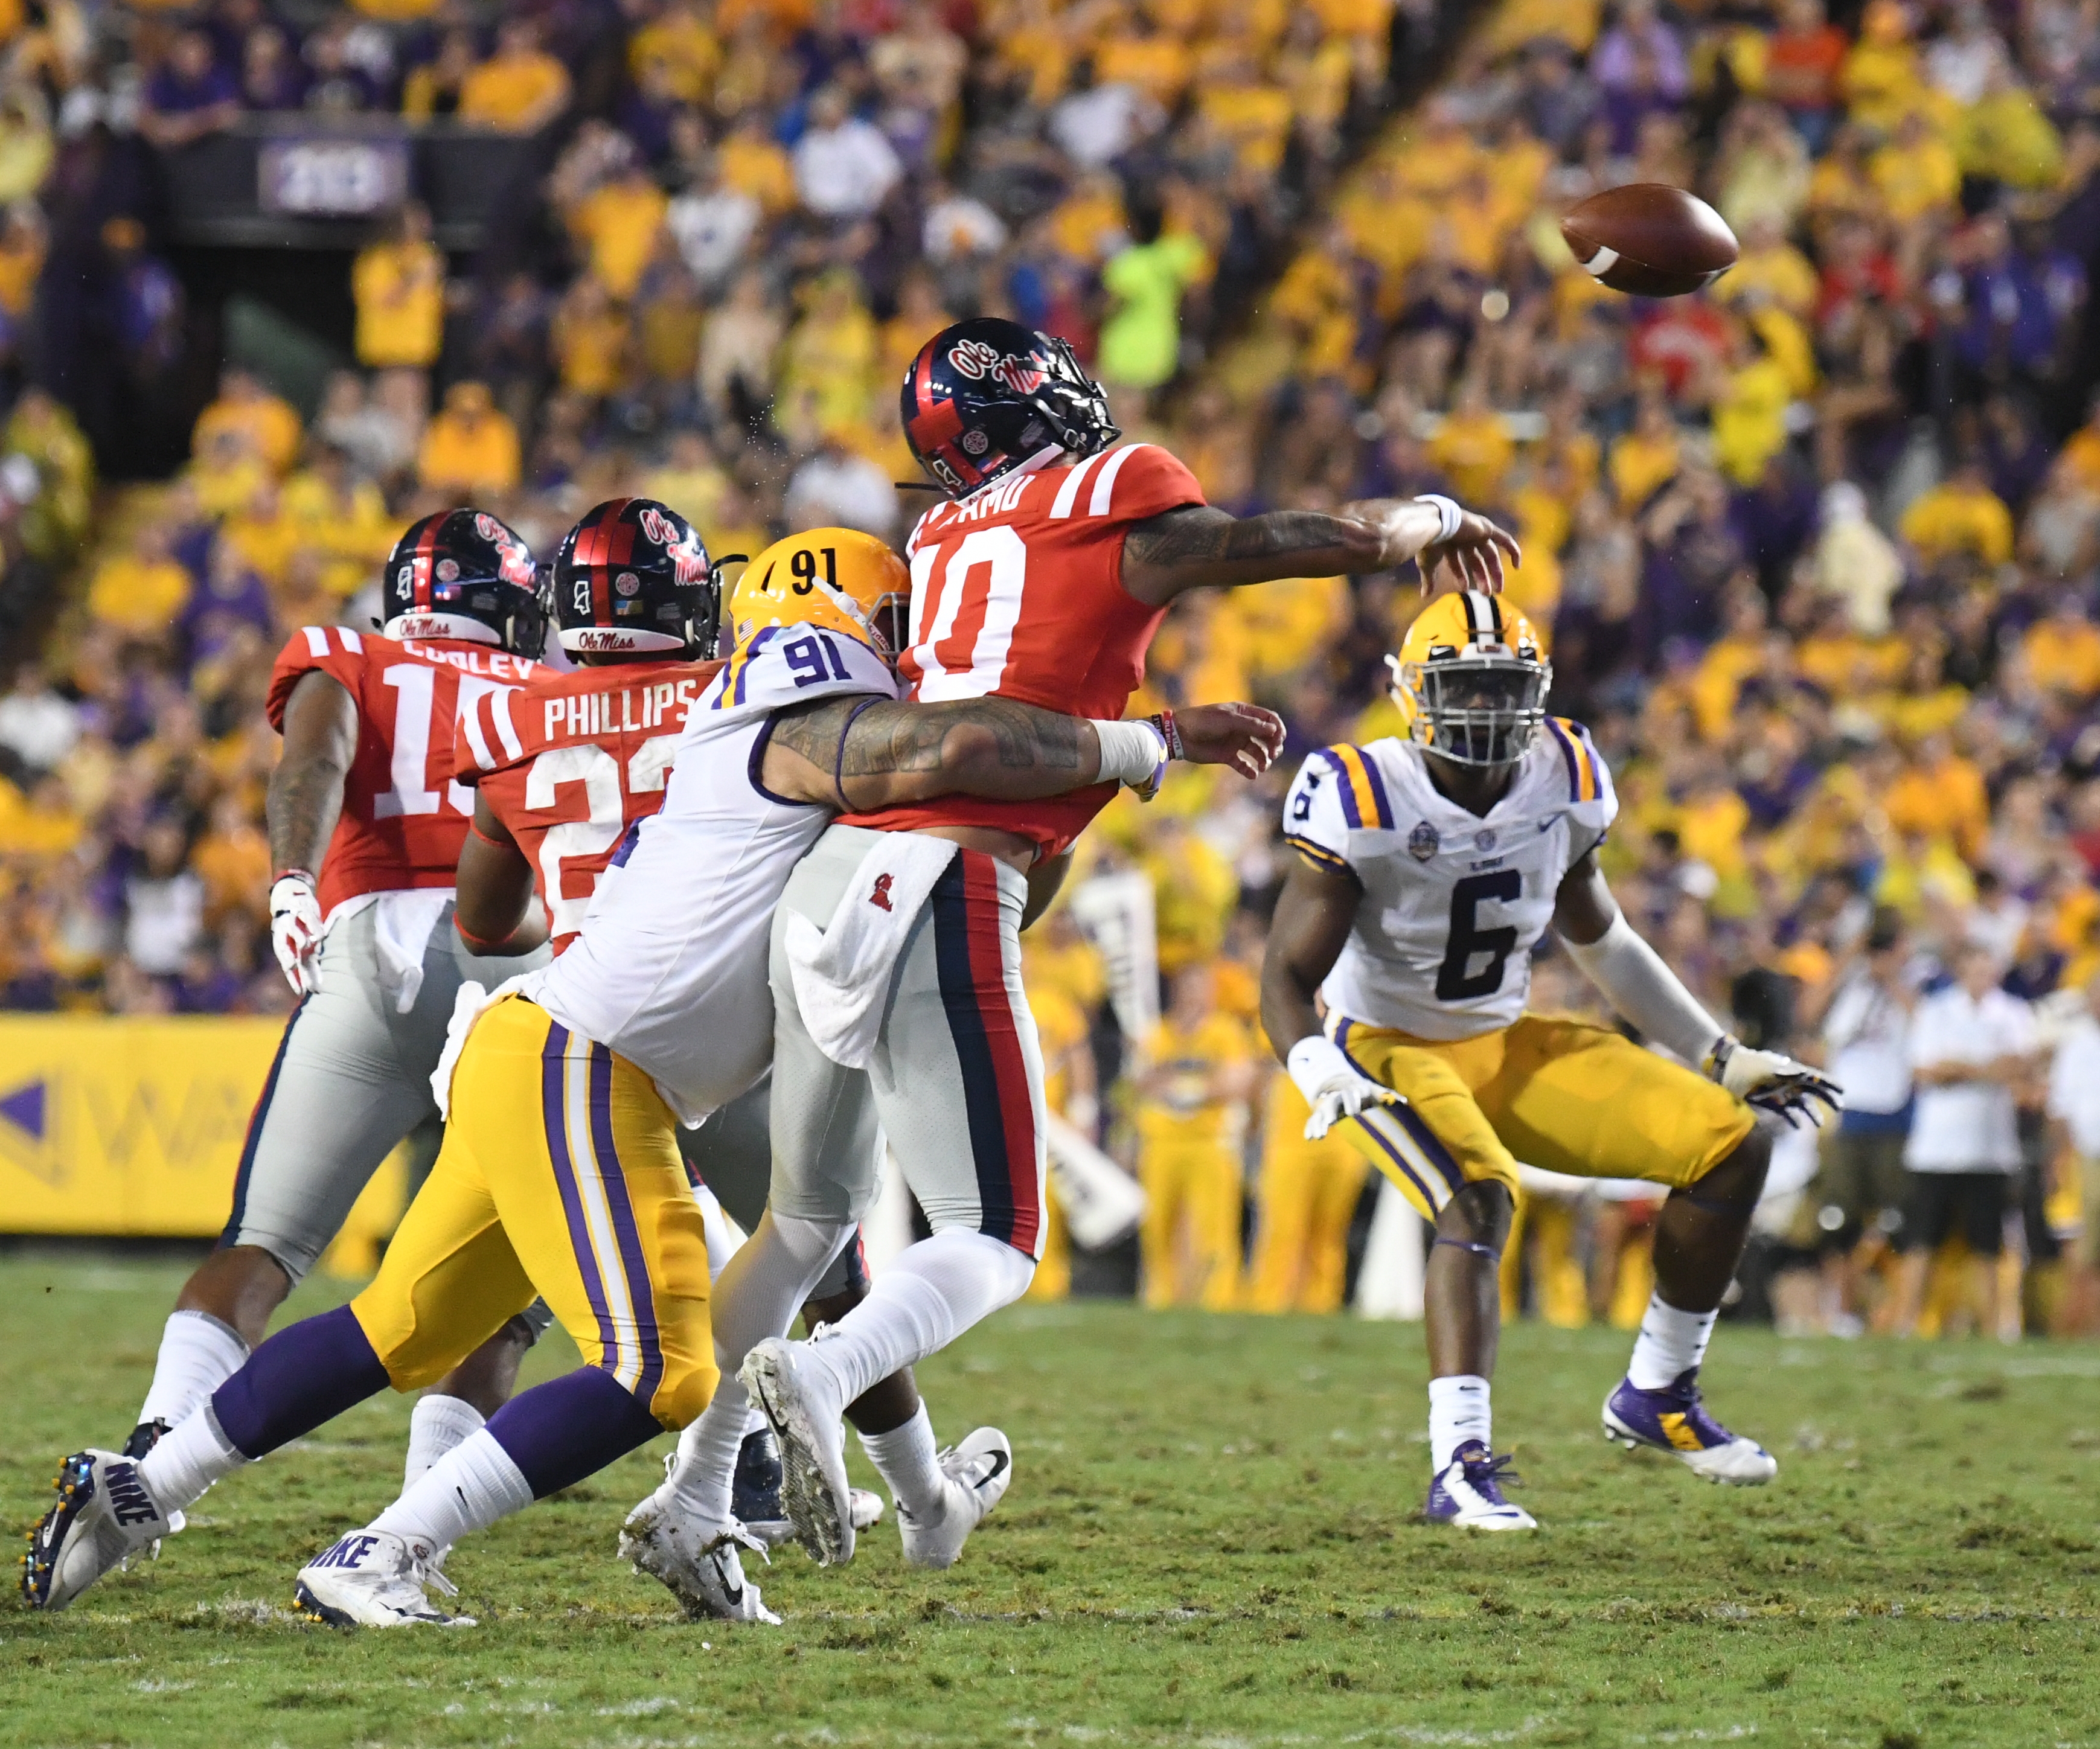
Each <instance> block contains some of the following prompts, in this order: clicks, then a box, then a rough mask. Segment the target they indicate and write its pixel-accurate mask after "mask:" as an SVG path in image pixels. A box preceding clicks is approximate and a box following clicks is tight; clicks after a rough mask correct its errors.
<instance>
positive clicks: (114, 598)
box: [87, 553, 190, 637]
mask: <svg viewBox="0 0 2100 1749" xmlns="http://www.w3.org/2000/svg"><path fill="white" fill-rule="evenodd" d="M189 598H190V574H189V573H188V571H185V570H184V569H183V567H182V566H180V565H179V564H178V563H176V562H175V561H174V560H173V559H143V558H139V557H135V556H134V555H132V554H130V553H124V554H121V555H120V556H119V557H116V558H113V559H108V560H105V561H104V562H103V564H102V566H101V567H100V568H99V570H97V571H96V572H95V580H94V581H93V582H92V583H90V584H89V585H88V586H87V610H88V612H89V613H90V614H91V615H93V616H94V617H95V619H99V620H100V621H101V622H102V623H104V625H113V626H115V627H117V628H118V629H119V630H120V631H124V632H130V633H132V634H133V635H134V636H135V637H152V635H153V634H154V633H156V632H165V630H166V629H167V628H168V627H169V625H170V623H171V622H172V621H173V620H174V617H175V615H177V614H178V613H179V612H180V611H181V610H182V606H183V602H185V601H188V599H189Z"/></svg>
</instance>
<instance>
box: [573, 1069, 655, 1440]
mask: <svg viewBox="0 0 2100 1749" xmlns="http://www.w3.org/2000/svg"><path fill="white" fill-rule="evenodd" d="M590 1127H591V1152H592V1153H593V1155H594V1156H596V1159H597V1164H598V1183H599V1184H600V1185H601V1186H602V1187H603V1188H604V1191H605V1205H606V1207H607V1209H609V1210H610V1211H611V1214H612V1232H613V1239H614V1241H615V1243H616V1244H617V1245H619V1247H620V1268H621V1270H622V1271H623V1273H624V1274H625V1275H626V1277H627V1297H628V1300H629V1303H630V1304H632V1305H633V1307H634V1342H635V1346H636V1347H637V1349H638V1350H640V1354H641V1359H642V1371H641V1373H640V1376H639V1377H637V1378H636V1380H635V1381H634V1394H635V1395H636V1396H637V1398H639V1399H641V1400H642V1402H644V1403H647V1402H648V1401H650V1399H651V1398H653V1397H654V1396H655V1394H656V1387H657V1386H659V1385H660V1384H661V1383H662V1382H663V1381H664V1346H663V1343H662V1341H661V1340H660V1333H659V1332H658V1330H657V1328H656V1296H655V1288H654V1287H653V1286H652V1285H651V1282H650V1280H649V1257H648V1253H646V1252H645V1251H644V1250H643V1249H642V1235H641V1233H640V1231H638V1230H637V1228H636V1227H635V1224H634V1205H633V1203H632V1202H631V1201H629V1199H628V1195H627V1178H626V1174H624V1172H623V1171H622V1170H620V1150H619V1149H618V1148H617V1147H615V1145H614V1143H613V1139H612V1052H611V1051H609V1050H608V1049H607V1047H606V1046H603V1045H596V1044H594V1045H593V1046H591V1057H590ZM602 1364H603V1365H604V1367H605V1369H606V1370H607V1372H612V1371H613V1370H615V1368H614V1364H613V1362H612V1360H611V1359H610V1358H608V1359H606V1360H605V1361H604V1362H603V1363H602Z"/></svg>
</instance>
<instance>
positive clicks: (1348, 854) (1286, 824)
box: [1283, 747, 1393, 872]
mask: <svg viewBox="0 0 2100 1749" xmlns="http://www.w3.org/2000/svg"><path fill="white" fill-rule="evenodd" d="M1392 826H1393V813H1392V803H1391V801H1390V800H1389V796H1388V791H1387V787H1386V783H1385V778H1384V776H1383V773H1381V772H1380V771H1379V766H1378V762H1377V761H1376V760H1374V759H1373V758H1370V756H1367V755H1366V753H1365V751H1364V749H1362V748H1361V747H1321V748H1320V749H1319V750H1318V751H1316V752H1313V753H1312V754H1309V755H1308V756H1307V758H1306V760H1305V763H1304V764H1303V765H1301V766H1300V767H1299V770H1298V776H1297V778H1296V779H1295V781H1294V782H1292V784H1291V786H1290V794H1289V795H1286V796H1285V797H1284V800H1283V841H1284V842H1285V843H1286V844H1289V845H1290V847H1291V848H1292V849H1294V850H1295V851H1297V852H1298V853H1299V855H1300V856H1302V857H1304V858H1305V859H1306V861H1308V862H1310V863H1312V865H1313V866H1315V867H1317V868H1322V869H1330V870H1336V871H1338V872H1339V871H1341V870H1353V869H1354V868H1355V866H1356V864H1357V858H1358V857H1359V856H1360V855H1362V854H1364V853H1365V852H1370V854H1373V855H1375V854H1377V853H1378V851H1379V848H1380V847H1379V845H1378V844H1374V843H1369V842H1365V838H1366V835H1371V834H1383V833H1387V832H1390V831H1391V830H1392Z"/></svg>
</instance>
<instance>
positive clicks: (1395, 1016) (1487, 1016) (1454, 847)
mask: <svg viewBox="0 0 2100 1749" xmlns="http://www.w3.org/2000/svg"><path fill="white" fill-rule="evenodd" d="M1617 812H1618V798H1617V795H1614V794H1613V792H1612V778H1611V773H1609V772H1608V771H1607V770H1606V769H1605V767H1604V760H1602V759H1601V758H1599V756H1598V754H1597V750H1596V748H1595V747H1594V746H1593V745H1592V744H1591V742H1590V736H1589V732H1588V731H1587V730H1586V729H1584V728H1582V725H1580V724H1578V723H1573V722H1570V721H1568V720H1567V719H1565V718H1564V717H1550V718H1548V719H1547V720H1546V726H1545V728H1544V729H1542V730H1541V731H1540V733H1539V735H1538V738H1537V739H1536V740H1535V741H1533V743H1532V744H1531V746H1530V747H1529V749H1528V750H1527V751H1525V753H1524V757H1523V758H1522V759H1521V760H1519V761H1518V762H1517V768H1516V773H1515V777H1514V778H1512V779H1511V782H1510V786H1509V789H1508V791H1507V793H1506V794H1505V795H1503V796H1502V800H1500V801H1498V802H1497V803H1496V804H1495V805H1494V806H1493V808H1490V809H1489V810H1488V813H1487V814H1486V815H1485V817H1481V816H1479V815H1476V814H1472V813H1467V811H1466V810H1465V809H1464V808H1461V807H1459V806H1458V804H1457V803H1455V802H1453V801H1450V800H1446V799H1445V796H1444V795H1441V794H1440V792H1439V791H1437V789H1436V786H1435V785H1434V784H1432V782H1430V781H1429V773H1428V772H1427V769H1425V768H1424V765H1423V750H1422V749H1421V748H1419V747H1416V746H1415V745H1414V743H1413V742H1405V741H1399V740H1384V741H1374V742H1371V743H1370V745H1369V746H1367V747H1322V748H1321V749H1320V751H1317V752H1316V753H1314V754H1313V755H1312V756H1311V757H1310V758H1308V760H1306V761H1305V764H1304V766H1303V767H1302V768H1301V769H1299V773H1298V776H1297V778H1296V780H1295V782H1293V783H1292V784H1291V786H1290V795H1288V796H1287V797H1286V799H1285V801H1284V804H1283V832H1284V838H1285V839H1286V842H1287V843H1289V844H1291V845H1292V846H1293V847H1294V848H1296V849H1297V850H1298V851H1299V852H1301V853H1302V854H1303V855H1304V857H1306V858H1307V859H1308V861H1311V862H1312V863H1313V864H1314V865H1315V866H1317V867H1320V868H1322V869H1331V870H1336V871H1338V872H1339V871H1341V870H1348V871H1349V872H1351V873H1352V874H1353V875H1355V876H1356V878H1357V880H1358V882H1360V883H1361V885H1362V887H1363V894H1364V896H1363V901H1362V903H1361V905H1359V906H1358V907H1357V920H1356V925H1355V927H1354V928H1353V929H1352V931H1351V932H1350V934H1349V939H1348V942H1347V943H1346V944H1345V945H1344V946H1343V949H1342V953H1341V957H1340V958H1339V959H1338V960H1336V961H1335V969H1334V970H1333V971H1330V972H1329V973H1328V974H1327V979H1326V982H1325V983H1324V984H1322V985H1321V987H1320V993H1321V996H1322V997H1323V998H1325V1000H1326V1004H1327V1007H1328V1010H1329V1011H1330V1013H1338V1014H1340V1015H1343V1016H1345V1017H1346V1018H1348V1019H1349V1020H1355V1021H1357V1022H1360V1023H1361V1024H1365V1025H1367V1026H1376V1027H1389V1028H1392V1029H1396V1030H1398V1031H1400V1032H1403V1033H1410V1034H1411V1035H1412V1036H1413V1037H1414V1038H1428V1039H1436V1040H1450V1039H1455V1038H1477V1037H1478V1036H1479V1035H1480V1034H1481V1033H1490V1032H1493V1031H1494V1030H1496V1029H1498V1028H1499V1027H1504V1026H1507V1025H1508V1024H1510V1023H1511V1021H1512V1020H1515V1019H1516V1018H1517V1017H1518V1016H1519V1015H1521V1014H1522V1013H1523V1012H1524V1000H1525V998H1526V997H1527V996H1528V995H1529V993H1530V989H1531V951H1532V949H1533V948H1534V947H1535V946H1537V943H1538V939H1539V937H1540V936H1542V935H1543V934H1544V933H1545V932H1546V926H1547V925H1548V924H1549V923H1551V921H1552V920H1553V906H1554V901H1555V897H1556V896H1557V894H1558V893H1559V892H1560V883H1561V879H1562V878H1563V877H1564V875H1566V874H1567V872H1568V870H1569V869H1570V868H1571V867H1573V866H1574V864H1575V863H1576V862H1577V861H1580V860H1581V858H1582V857H1584V856H1585V855H1586V854H1587V853H1588V852H1590V850H1591V849H1593V848H1595V846H1596V845H1597V844H1598V843H1599V841H1600V840H1601V839H1603V837H1604V832H1605V830H1606V829H1607V828H1608V826H1610V825H1611V823H1612V817H1613V816H1614V815H1615V814H1616V813H1617Z"/></svg>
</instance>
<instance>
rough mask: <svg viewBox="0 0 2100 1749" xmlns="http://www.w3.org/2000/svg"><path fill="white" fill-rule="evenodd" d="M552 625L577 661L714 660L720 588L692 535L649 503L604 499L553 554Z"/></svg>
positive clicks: (670, 513) (671, 513)
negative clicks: (673, 656)
mask: <svg viewBox="0 0 2100 1749" xmlns="http://www.w3.org/2000/svg"><path fill="white" fill-rule="evenodd" d="M554 619H555V621H556V623H558V625H559V626H560V627H561V628H562V633H561V635H562V649H564V650H568V651H570V652H571V654H576V655H612V654H620V653H622V652H624V651H628V650H677V651H679V652H682V654H684V655H685V656H686V657H687V658H688V659H692V660H696V661H704V660H705V659H707V658H708V657H710V656H712V654H714V653H715V631H716V627H717V624H718V623H719V622H720V619H721V585H720V583H719V581H718V580H717V577H716V575H715V566H714V563H713V562H712V560H711V559H709V558H708V549H707V547H706V545H705V544H704V543H703V542H702V540H700V536H699V531H697V530H696V529H695V528H694V526H693V525H692V524H691V523H690V522H687V521H686V519H685V518H683V517H682V516H681V515H679V514H678V513H677V511H676V510H673V509H670V508H669V507H668V505H665V504H659V503H657V501H656V500H655V499H653V498H608V499H607V500H606V501H605V502H604V503H603V504H599V505H598V506H597V507H596V508H595V509H590V510H587V511H585V513H584V515H583V518H582V520H581V521H580V522H578V523H577V524H576V526H575V527H574V528H572V529H571V530H570V531H568V533H567V534H566V535H563V536H562V544H561V545H560V547H559V548H557V549H556V551H555V553H554Z"/></svg>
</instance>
